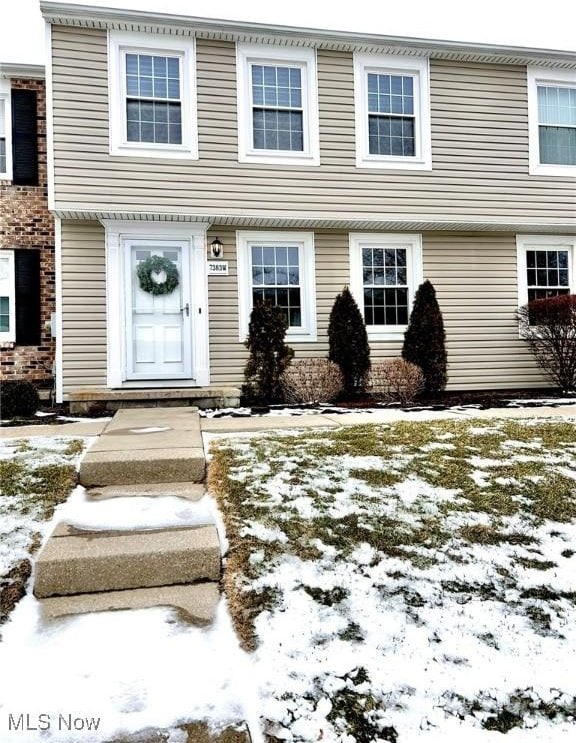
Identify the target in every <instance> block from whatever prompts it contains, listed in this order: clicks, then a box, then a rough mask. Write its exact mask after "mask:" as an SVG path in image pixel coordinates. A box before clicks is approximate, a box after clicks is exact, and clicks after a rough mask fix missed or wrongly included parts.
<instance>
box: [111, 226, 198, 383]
mask: <svg viewBox="0 0 576 743" xmlns="http://www.w3.org/2000/svg"><path fill="white" fill-rule="evenodd" d="M125 249H126V253H125V261H126V262H125V265H126V272H125V276H126V279H127V286H126V379H128V380H131V379H132V380H138V379H141V380H145V379H150V380H154V379H190V378H191V377H192V348H191V339H192V331H191V318H190V307H191V304H192V302H191V296H190V255H189V243H188V242H186V241H178V240H175V241H172V240H170V241H166V240H148V239H143V240H140V239H134V240H128V241H126V243H125ZM153 256H160V257H162V258H164V259H168V260H169V261H171V263H173V264H174V266H175V268H176V270H177V272H178V285H177V286H176V288H175V289H174V290H173V291H171V292H170V293H164V294H154V293H153V292H151V291H145V290H144V289H142V287H141V286H140V280H139V278H138V274H137V269H138V266H139V265H140V264H142V263H143V262H144V261H146V260H148V259H149V258H152V257H153ZM149 275H150V276H151V280H152V281H154V282H156V283H163V281H164V280H165V278H166V276H165V274H164V273H163V272H162V271H160V272H152V273H151V274H149Z"/></svg>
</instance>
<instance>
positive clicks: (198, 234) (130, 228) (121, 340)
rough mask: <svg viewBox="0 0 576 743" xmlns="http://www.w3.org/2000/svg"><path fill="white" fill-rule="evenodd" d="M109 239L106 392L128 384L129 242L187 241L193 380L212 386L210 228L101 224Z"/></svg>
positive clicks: (128, 222)
mask: <svg viewBox="0 0 576 743" xmlns="http://www.w3.org/2000/svg"><path fill="white" fill-rule="evenodd" d="M101 222H102V224H103V225H104V229H105V235H106V327H107V386H108V387H113V388H114V387H116V388H117V387H122V386H123V383H124V382H125V380H126V333H125V327H126V322H127V318H126V312H125V303H124V297H125V287H126V274H125V271H126V268H125V260H124V252H125V251H124V246H125V244H126V242H127V241H129V240H130V239H140V240H142V239H145V238H154V239H157V240H162V239H165V240H174V239H179V240H185V241H186V242H187V243H188V245H189V249H190V282H191V285H190V286H191V299H192V303H191V325H192V344H193V359H192V377H193V379H194V380H195V382H196V385H197V386H205V385H208V384H210V343H209V322H210V318H209V309H208V277H207V274H206V249H207V248H206V233H207V231H208V228H209V227H210V225H209V223H207V222H194V223H172V222H140V223H139V222H137V221H136V220H108V219H102V220H101Z"/></svg>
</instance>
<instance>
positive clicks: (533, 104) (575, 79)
mask: <svg viewBox="0 0 576 743" xmlns="http://www.w3.org/2000/svg"><path fill="white" fill-rule="evenodd" d="M527 75H528V172H529V173H530V175H559V176H576V165H557V164H548V163H541V162H540V136H539V130H538V126H539V121H538V85H559V86H561V87H562V86H566V85H570V86H576V70H556V69H551V68H549V67H547V68H543V67H528V68H527Z"/></svg>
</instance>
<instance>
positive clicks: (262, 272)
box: [251, 245, 302, 327]
mask: <svg viewBox="0 0 576 743" xmlns="http://www.w3.org/2000/svg"><path fill="white" fill-rule="evenodd" d="M251 258H252V298H253V301H257V300H258V299H260V300H262V301H271V302H273V304H275V305H277V306H278V307H280V308H281V309H282V310H283V311H284V315H285V317H286V321H287V322H288V327H301V325H302V311H301V310H302V308H301V296H300V286H299V284H300V269H299V266H298V263H297V261H298V248H292V247H290V248H286V247H282V246H278V247H276V246H274V247H269V246H266V247H260V246H255V245H253V246H251ZM292 259H295V261H296V265H290V261H291V260H292ZM260 287H262V288H260ZM264 287H266V288H264Z"/></svg>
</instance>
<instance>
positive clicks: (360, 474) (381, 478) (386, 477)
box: [350, 469, 403, 488]
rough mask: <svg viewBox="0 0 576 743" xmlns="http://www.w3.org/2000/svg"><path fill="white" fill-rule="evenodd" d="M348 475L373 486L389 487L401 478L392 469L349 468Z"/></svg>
mask: <svg viewBox="0 0 576 743" xmlns="http://www.w3.org/2000/svg"><path fill="white" fill-rule="evenodd" d="M350 477H353V478H354V479H355V480H362V481H363V482H365V483H366V484H367V485H371V486H372V487H373V488H389V487H391V486H392V485H396V483H398V482H401V481H402V480H403V478H402V477H401V476H400V475H399V474H398V473H397V472H394V471H393V470H368V469H351V470H350Z"/></svg>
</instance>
